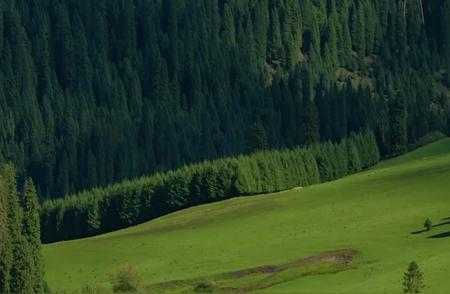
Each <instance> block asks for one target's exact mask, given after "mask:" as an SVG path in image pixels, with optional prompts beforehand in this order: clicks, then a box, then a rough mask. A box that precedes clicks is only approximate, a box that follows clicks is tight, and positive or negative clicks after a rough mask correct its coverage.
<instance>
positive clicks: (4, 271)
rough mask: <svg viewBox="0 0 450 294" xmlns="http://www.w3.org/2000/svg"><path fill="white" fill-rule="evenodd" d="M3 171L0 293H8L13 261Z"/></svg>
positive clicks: (0, 178) (0, 193) (1, 181)
mask: <svg viewBox="0 0 450 294" xmlns="http://www.w3.org/2000/svg"><path fill="white" fill-rule="evenodd" d="M6 188H7V185H6V182H5V178H4V176H3V172H2V173H1V174H0V293H8V292H9V286H10V271H11V266H12V263H13V256H12V243H11V239H12V236H11V231H10V230H9V226H8V201H9V200H8V190H7V189H6Z"/></svg>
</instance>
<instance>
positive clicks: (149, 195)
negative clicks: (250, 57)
mask: <svg viewBox="0 0 450 294" xmlns="http://www.w3.org/2000/svg"><path fill="white" fill-rule="evenodd" d="M379 159H380V154H379V150H378V147H377V143H376V140H375V136H374V135H373V133H372V132H370V131H364V132H361V133H358V134H352V135H351V136H350V137H349V138H347V139H344V140H341V141H340V142H339V143H331V142H327V143H323V144H315V145H310V146H309V147H306V148H295V149H292V150H281V151H260V152H254V153H252V154H250V155H247V156H239V157H229V158H225V159H220V160H215V161H206V162H203V163H201V164H194V165H189V166H185V167H183V168H180V169H177V170H173V171H169V172H166V173H159V174H156V175H154V176H152V177H142V178H138V179H135V180H132V181H125V182H122V183H119V184H115V185H111V186H109V187H106V188H103V189H93V190H90V191H86V192H83V193H80V194H77V195H73V196H70V197H66V198H64V199H57V200H50V201H47V202H45V203H44V205H43V211H42V233H43V234H42V237H43V240H44V241H45V242H53V241H59V240H68V239H73V238H80V237H86V236H91V235H95V234H98V233H104V232H109V231H113V230H117V229H120V228H124V227H128V226H130V225H135V224H138V223H141V222H144V221H148V220H150V219H152V218H155V217H158V216H161V215H164V214H166V213H169V212H173V211H176V210H179V209H183V208H187V207H190V206H193V205H198V204H203V203H209V202H213V201H218V200H223V199H227V198H230V197H236V196H245V195H255V194H261V193H270V192H277V191H283V190H287V189H291V188H294V187H299V186H301V187H305V186H309V185H312V184H317V183H321V182H326V181H331V180H335V179H338V178H341V177H343V176H346V175H349V174H352V173H355V172H358V171H361V170H362V169H364V168H367V167H370V166H372V165H374V164H376V163H377V162H378V161H379Z"/></svg>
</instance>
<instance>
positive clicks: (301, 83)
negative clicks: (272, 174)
mask: <svg viewBox="0 0 450 294" xmlns="http://www.w3.org/2000/svg"><path fill="white" fill-rule="evenodd" d="M404 4H406V6H405V5H404ZM421 8H422V9H421ZM422 12H423V14H422ZM423 17H424V18H423ZM448 19H450V0H442V1H431V0H428V1H424V0H408V1H400V0H397V1H389V0H339V1H337V0H327V1H317V0H301V1H299V0H259V1H255V0H165V1H162V0H152V1H149V0H129V1H124V0H95V1H94V0H41V1H39V3H37V2H36V1H32V0H4V1H1V2H0V56H1V58H0V162H12V163H14V165H15V166H16V167H17V169H18V171H19V173H20V177H24V176H26V177H28V176H31V177H32V178H33V180H34V181H35V182H36V186H37V190H38V194H39V196H40V198H41V199H45V198H52V199H54V198H59V197H62V196H64V195H67V194H69V193H75V192H79V191H83V190H85V189H89V188H93V187H97V186H101V187H103V186H106V185H108V184H111V183H115V182H118V181H121V180H123V179H129V178H134V177H137V176H142V175H146V174H153V173H154V172H156V171H162V170H164V171H165V170H169V169H173V168H178V167H180V166H183V165H184V164H186V163H194V162H201V161H203V160H205V159H216V158H218V157H226V156H230V155H240V154H243V153H246V152H248V151H249V148H248V147H249V146H251V145H252V142H248V141H249V138H251V134H249V133H250V132H251V129H252V128H251V127H252V125H254V124H256V125H260V126H261V125H262V126H263V128H262V129H263V130H265V133H266V134H267V138H266V140H265V141H266V142H267V145H268V147H270V148H280V147H281V148H283V147H293V146H299V145H303V144H308V143H315V142H317V141H327V140H332V141H339V140H340V139H342V138H344V137H346V136H348V135H349V134H350V133H351V132H357V131H359V130H361V129H365V128H369V129H372V130H373V131H375V133H376V136H377V140H378V143H379V145H380V150H381V151H382V155H387V154H394V155H398V154H400V153H403V152H404V151H405V150H406V149H405V147H406V145H407V144H409V143H414V142H415V141H416V140H417V139H418V138H420V137H422V136H423V135H425V134H427V133H429V132H432V131H441V132H449V131H450V130H449V129H450V123H448V122H449V117H450V104H449V102H448V97H447V96H448V91H445V88H444V89H442V87H436V88H435V87H432V85H433V84H434V83H436V80H440V79H442V78H439V77H436V76H437V75H439V74H440V73H444V72H445V71H447V72H448V69H449V64H450V24H449V23H448ZM424 20H425V21H424ZM336 71H337V74H336ZM355 79H356V80H355ZM448 79H449V78H448V74H447V77H446V78H445V80H446V81H447V83H448ZM349 80H354V82H353V84H352V83H350V82H349ZM359 80H360V81H361V83H360V82H359ZM357 81H358V82H357ZM356 86H358V88H356ZM359 86H360V87H359Z"/></svg>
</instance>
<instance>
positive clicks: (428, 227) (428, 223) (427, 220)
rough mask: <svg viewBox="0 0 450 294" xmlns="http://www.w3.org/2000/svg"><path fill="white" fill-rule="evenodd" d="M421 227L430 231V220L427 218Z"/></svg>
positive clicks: (431, 224) (431, 225)
mask: <svg viewBox="0 0 450 294" xmlns="http://www.w3.org/2000/svg"><path fill="white" fill-rule="evenodd" d="M423 226H424V227H425V229H427V231H430V230H431V228H432V227H433V223H432V222H431V220H430V219H429V218H427V219H426V220H425V223H424V224H423Z"/></svg>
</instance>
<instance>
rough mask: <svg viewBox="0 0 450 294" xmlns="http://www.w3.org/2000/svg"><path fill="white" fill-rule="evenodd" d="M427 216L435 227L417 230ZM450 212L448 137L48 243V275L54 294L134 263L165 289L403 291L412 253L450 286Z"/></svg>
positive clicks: (431, 285)
mask: <svg viewBox="0 0 450 294" xmlns="http://www.w3.org/2000/svg"><path fill="white" fill-rule="evenodd" d="M427 217H429V218H430V219H432V220H433V223H434V224H435V225H437V226H435V227H434V228H433V230H432V231H431V232H420V231H421V230H422V225H423V222H424V220H425V219H426V218H427ZM448 217H450V139H444V140H441V141H439V142H436V143H433V144H431V145H428V146H426V147H423V148H421V149H418V150H416V151H414V152H412V153H410V154H408V155H405V156H403V157H400V158H397V159H394V160H392V161H389V162H384V163H382V164H380V165H379V166H377V167H375V168H373V169H371V170H369V171H366V172H363V173H360V174H357V175H354V176H351V177H347V178H344V179H341V180H339V181H335V182H331V183H327V184H322V185H317V186H312V187H308V188H304V189H301V188H299V189H295V190H292V191H288V192H283V193H278V194H271V195H265V196H258V197H244V198H238V199H232V200H229V201H224V202H222V203H214V204H210V205H204V206H199V207H195V208H192V209H188V210H185V211H181V212H177V213H174V214H172V215H168V216H166V217H163V218H160V219H157V220H154V221H151V222H149V223H146V224H143V225H140V226H136V227H133V228H129V229H126V230H122V231H117V232H114V233H111V234H107V235H102V236H99V237H95V238H90V239H84V240H77V241H71V242H62V243H57V244H51V245H47V246H45V247H44V256H45V261H46V271H47V273H46V280H47V281H48V283H49V285H50V287H51V288H52V289H58V288H59V289H68V290H77V289H81V287H82V286H83V285H85V284H88V283H96V284H98V285H100V286H102V287H105V289H109V288H110V285H109V278H108V277H109V274H110V273H111V272H112V271H114V270H115V269H116V268H118V267H120V266H122V265H124V264H132V265H136V267H138V268H139V269H140V271H141V273H142V275H143V277H144V280H145V284H146V285H145V286H146V287H147V288H146V289H147V290H152V291H156V292H161V291H171V292H180V291H181V292H183V291H185V292H189V291H193V289H194V288H195V287H196V285H198V284H199V283H200V281H204V280H207V281H210V284H211V285H212V286H214V287H215V291H219V292H220V291H229V292H233V291H236V292H237V291H240V292H250V291H256V292H267V293H269V292H270V293H273V292H276V293H278V292H284V293H286V292H292V293H293V292H295V293H302V292H303V293H401V291H402V286H401V278H402V274H403V271H404V270H405V269H406V267H407V264H408V263H409V262H410V261H412V260H415V261H416V262H417V263H418V264H419V265H420V267H421V268H422V270H423V271H424V273H425V284H426V289H425V290H426V292H430V293H450V282H449V275H450V222H449V221H448V220H447V218H448ZM330 252H338V254H334V253H330ZM339 252H346V254H348V256H347V255H345V256H344V257H343V255H340V253H339ZM174 280H177V282H174Z"/></svg>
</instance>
